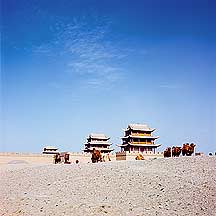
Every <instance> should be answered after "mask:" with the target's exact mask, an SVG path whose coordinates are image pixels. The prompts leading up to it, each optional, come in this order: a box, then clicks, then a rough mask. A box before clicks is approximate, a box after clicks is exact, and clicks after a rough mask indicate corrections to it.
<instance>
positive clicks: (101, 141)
mask: <svg viewBox="0 0 216 216" xmlns="http://www.w3.org/2000/svg"><path fill="white" fill-rule="evenodd" d="M109 139H110V137H106V136H105V135H104V134H95V133H91V134H90V135H89V137H87V142H86V143H85V148H84V150H83V151H84V152H92V151H93V148H95V149H96V150H100V151H101V153H110V152H111V151H113V149H110V148H109V147H110V145H112V143H109V142H108V140H109Z"/></svg>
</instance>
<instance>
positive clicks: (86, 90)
mask: <svg viewBox="0 0 216 216" xmlns="http://www.w3.org/2000/svg"><path fill="white" fill-rule="evenodd" d="M1 3H2V5H1V10H2V13H1V14H2V17H1V18H2V19H1V32H2V33H1V123H2V124H1V140H0V142H1V143H0V151H20V152H40V151H41V150H42V147H43V146H44V145H54V146H57V147H59V148H60V149H61V150H68V151H80V149H82V148H83V143H84V142H85V138H86V136H87V135H88V134H89V133H91V132H98V133H105V134H106V135H107V136H110V137H111V141H112V142H113V146H114V147H115V145H116V144H119V143H121V140H120V137H121V136H122V135H123V130H122V129H123V128H126V127H127V125H128V124H129V123H147V124H148V125H149V126H150V127H154V128H157V130H156V131H155V135H158V136H160V138H159V139H158V143H160V144H162V147H161V148H160V150H161V151H162V150H163V149H164V148H166V147H167V146H171V145H182V144H183V143H185V142H194V143H196V144H197V151H203V152H205V153H208V152H210V151H216V133H215V131H216V104H215V94H214V92H215V77H216V75H215V72H216V14H215V11H216V4H215V2H214V1H213V0H212V1H206V0H202V1H201V0H194V1H191V0H189V1H185V0H181V1H175V0H174V1H173V0H172V1H171V0H169V1H168V0H164V1H159V0H158V1H157V0H154V1H147V0H146V1H145V0H143V1H141V0H140V1H139V0H135V1H114V0H109V1H101V0H85V1H84V0H72V1H71V0H61V1H57V0H56V1H53V0H52V1H51V0H46V1H44V0H31V1H29V0H20V1H16V0H2V1H1ZM115 148H116V147H115ZM116 150H118V148H116Z"/></svg>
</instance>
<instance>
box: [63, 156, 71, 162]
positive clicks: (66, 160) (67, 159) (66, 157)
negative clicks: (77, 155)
mask: <svg viewBox="0 0 216 216" xmlns="http://www.w3.org/2000/svg"><path fill="white" fill-rule="evenodd" d="M69 158H70V155H69V154H65V155H64V163H65V164H70V161H69Z"/></svg>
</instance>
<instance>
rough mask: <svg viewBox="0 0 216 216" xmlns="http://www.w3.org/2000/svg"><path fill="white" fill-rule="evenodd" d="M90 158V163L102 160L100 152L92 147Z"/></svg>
mask: <svg viewBox="0 0 216 216" xmlns="http://www.w3.org/2000/svg"><path fill="white" fill-rule="evenodd" d="M91 160H92V163H97V162H98V161H100V162H102V155H101V152H100V151H99V150H96V149H95V148H93V151H92V157H91Z"/></svg>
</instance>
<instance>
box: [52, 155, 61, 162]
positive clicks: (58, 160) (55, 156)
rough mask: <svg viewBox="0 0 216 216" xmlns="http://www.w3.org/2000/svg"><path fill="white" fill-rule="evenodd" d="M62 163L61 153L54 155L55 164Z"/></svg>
mask: <svg viewBox="0 0 216 216" xmlns="http://www.w3.org/2000/svg"><path fill="white" fill-rule="evenodd" d="M60 162H61V156H60V154H59V153H57V154H55V155H54V163H55V164H57V163H60Z"/></svg>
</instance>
